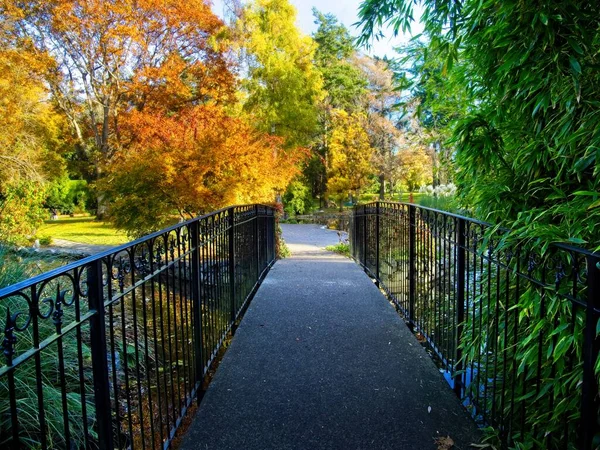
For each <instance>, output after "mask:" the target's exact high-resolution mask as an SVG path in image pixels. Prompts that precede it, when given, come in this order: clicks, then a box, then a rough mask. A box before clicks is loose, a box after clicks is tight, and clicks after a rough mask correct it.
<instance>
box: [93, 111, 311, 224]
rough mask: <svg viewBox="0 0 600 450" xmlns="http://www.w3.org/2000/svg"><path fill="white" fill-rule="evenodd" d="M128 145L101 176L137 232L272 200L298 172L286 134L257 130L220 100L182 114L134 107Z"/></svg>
mask: <svg viewBox="0 0 600 450" xmlns="http://www.w3.org/2000/svg"><path fill="white" fill-rule="evenodd" d="M123 133H124V134H125V135H127V137H128V139H131V140H132V142H131V145H130V149H129V151H128V152H121V153H118V154H117V155H116V157H115V159H114V161H113V163H112V165H111V171H110V173H111V175H110V176H109V177H107V178H105V179H104V181H103V182H104V183H105V186H104V187H105V189H106V191H107V192H108V195H109V198H110V200H111V215H112V216H113V217H114V219H115V223H116V225H117V226H119V227H120V228H123V229H126V230H129V231H130V232H132V234H134V235H141V234H144V233H147V232H150V231H153V230H156V229H159V228H161V227H163V226H165V225H167V224H169V223H172V222H173V220H176V219H177V218H181V219H188V218H192V217H194V216H196V215H198V214H200V213H205V212H208V211H211V210H214V209H218V208H221V207H224V206H226V205H231V204H240V203H250V202H269V201H272V199H273V192H274V189H277V188H278V187H279V186H281V185H284V186H285V185H287V184H288V183H289V181H290V180H291V178H292V177H293V176H294V175H295V174H296V173H297V167H298V159H299V158H301V156H302V155H300V154H296V158H295V159H294V158H292V157H290V155H286V154H285V153H284V152H283V150H282V147H283V139H282V138H279V137H275V136H269V135H267V134H265V133H262V132H259V131H257V130H255V129H253V128H252V127H251V126H250V125H248V124H247V123H246V122H245V121H244V120H242V119H241V118H233V117H230V116H228V115H227V114H226V113H225V111H224V109H223V108H221V107H219V106H217V105H198V106H190V107H187V108H184V109H181V110H180V111H178V112H177V113H172V112H170V113H167V112H161V111H159V110H155V111H154V112H153V114H146V113H143V112H138V111H134V112H132V113H131V116H130V117H128V120H127V127H126V128H125V129H124V130H123Z"/></svg>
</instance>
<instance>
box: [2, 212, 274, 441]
mask: <svg viewBox="0 0 600 450" xmlns="http://www.w3.org/2000/svg"><path fill="white" fill-rule="evenodd" d="M274 260H275V211H274V209H273V208H271V207H268V206H263V205H247V206H235V207H230V208H227V209H223V210H220V211H216V212H213V213H211V214H208V215H205V216H202V217H198V218H195V219H192V220H189V221H187V222H184V223H181V224H178V225H175V226H172V227H170V228H167V229H165V230H162V231H159V232H157V233H154V234H152V235H150V236H147V237H144V238H142V239H139V240H136V241H134V242H131V243H129V244H126V245H123V246H121V247H117V248H115V249H113V250H109V251H107V252H104V253H101V254H98V255H95V256H92V257H88V258H85V259H83V260H80V261H77V262H74V263H72V264H69V265H67V266H64V267H61V268H59V269H56V270H53V271H51V272H48V273H46V274H43V275H40V276H37V277H35V278H32V279H29V280H26V281H24V282H21V283H19V284H16V285H14V286H10V287H7V288H5V289H2V290H0V308H1V309H2V310H3V311H2V314H3V316H0V324H2V328H3V330H4V340H3V342H2V349H3V353H4V357H5V361H4V365H2V366H1V367H0V447H2V448H13V449H18V448H41V449H56V448H64V449H76V448H85V449H90V448H91V449H94V448H99V449H110V450H112V449H125V448H128V449H159V448H168V447H169V446H170V444H171V443H172V440H173V438H174V435H175V432H176V431H177V429H178V428H179V427H180V426H181V424H182V420H183V418H184V416H185V414H186V411H187V410H188V408H189V407H190V406H191V405H192V404H193V403H194V400H195V399H198V398H199V396H200V393H201V391H202V386H203V382H204V381H205V377H206V376H207V372H208V369H209V367H210V366H211V363H212V361H213V360H214V358H215V356H216V355H217V352H218V351H219V349H220V348H221V346H222V344H223V342H224V340H225V338H226V336H227V335H228V333H229V332H230V331H232V328H233V327H235V324H236V321H237V320H238V319H239V317H240V315H241V314H242V312H243V310H244V308H245V306H246V305H247V303H248V301H249V300H250V298H251V297H252V295H253V293H254V292H255V290H256V289H257V287H258V285H259V284H260V282H261V280H262V279H263V277H264V276H265V275H266V273H267V272H268V270H269V268H270V267H271V265H272V264H273V262H274Z"/></svg>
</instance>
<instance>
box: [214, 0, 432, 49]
mask: <svg viewBox="0 0 600 450" xmlns="http://www.w3.org/2000/svg"><path fill="white" fill-rule="evenodd" d="M290 3H292V4H293V5H294V6H295V7H296V9H297V10H298V18H297V25H298V27H299V28H300V30H302V32H303V33H305V34H308V35H311V34H312V33H313V32H315V31H316V29H317V26H316V25H315V23H314V18H313V15H312V8H313V7H316V8H317V9H318V10H319V11H321V12H322V13H332V14H333V15H334V16H336V17H337V18H338V20H339V21H340V22H341V23H343V24H344V25H345V26H346V28H348V30H349V31H350V34H351V35H353V36H358V35H359V28H358V27H354V26H353V24H354V23H356V22H357V21H358V17H357V13H358V8H359V5H360V3H361V0H290ZM213 11H214V12H215V13H216V14H217V15H219V16H221V17H222V16H223V2H222V0H213ZM415 15H417V12H416V11H415ZM420 30H421V27H420V26H419V24H418V23H416V24H415V25H414V26H413V33H415V34H416V33H419V32H420ZM384 34H385V35H386V38H384V39H381V40H379V41H373V42H372V43H371V45H372V47H371V49H370V50H368V51H367V50H363V51H364V52H365V53H367V54H369V55H371V56H379V57H380V58H383V57H384V56H386V55H387V56H388V57H393V56H395V53H394V50H393V47H394V46H398V45H400V44H402V43H404V42H407V41H408V40H409V39H410V37H411V36H410V35H408V36H406V35H402V36H398V37H396V38H388V37H387V36H388V35H389V36H391V35H392V33H391V32H389V33H386V31H385V30H384Z"/></svg>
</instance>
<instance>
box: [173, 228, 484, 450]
mask: <svg viewBox="0 0 600 450" xmlns="http://www.w3.org/2000/svg"><path fill="white" fill-rule="evenodd" d="M283 229H284V238H285V239H286V241H287V243H288V245H289V246H290V248H291V249H292V252H293V256H292V257H291V258H287V259H284V260H282V261H278V262H277V263H276V264H275V265H274V266H273V268H272V269H271V272H270V273H269V275H268V276H267V278H266V279H265V280H264V282H263V284H262V286H261V287H260V289H259V291H258V293H257V295H256V297H255V298H254V300H253V301H252V303H251V305H250V307H249V309H248V311H247V313H246V315H245V317H244V319H243V320H242V323H241V325H240V327H239V329H238V330H237V333H236V335H235V337H234V339H233V341H232V345H231V347H230V348H229V350H228V351H227V353H226V354H225V357H224V358H223V361H222V363H221V365H220V366H219V369H218V371H217V373H216V375H215V378H214V380H213V382H212V383H211V385H210V386H209V388H208V391H207V392H206V395H205V397H204V399H203V401H202V403H201V405H200V408H199V410H198V412H197V414H196V416H195V417H194V420H193V423H192V425H191V426H190V428H189V430H188V432H187V435H186V436H185V437H184V438H183V441H182V444H181V447H180V448H181V449H183V450H192V449H210V450H225V449H231V450H234V449H235V450H238V449H239V450H267V449H273V450H292V449H297V450H312V449H340V450H341V449H343V450H355V449H356V450H358V449H407V450H420V449H436V448H437V446H436V443H435V439H436V438H440V437H445V436H449V437H450V438H451V439H452V440H453V441H454V443H455V447H454V448H459V449H466V448H468V447H469V444H470V443H473V442H475V441H476V440H477V439H478V438H479V433H478V431H477V429H476V427H475V425H474V423H473V422H472V421H471V419H470V418H469V417H468V414H467V413H466V412H465V411H464V410H463V408H462V407H461V405H460V402H459V400H458V399H457V397H456V396H455V395H454V393H453V392H452V391H451V390H450V388H449V387H448V385H447V383H446V382H445V381H444V379H443V377H442V375H441V374H440V373H439V371H438V369H437V368H436V366H435V365H434V363H433V362H432V361H431V359H430V358H429V356H428V355H427V353H426V352H425V350H424V349H423V348H422V347H421V346H420V344H419V343H418V342H417V340H416V339H415V337H414V336H413V335H412V334H411V333H410V331H409V330H408V328H407V327H406V326H405V324H404V323H403V322H402V320H401V319H400V317H399V316H398V315H397V314H396V312H395V311H394V309H393V308H392V306H391V305H390V304H389V303H388V302H387V301H386V299H385V298H384V297H383V296H382V295H381V293H380V292H379V291H378V289H377V288H376V287H375V286H374V284H373V283H372V282H371V280H370V279H369V278H368V277H367V275H365V274H364V272H363V271H362V270H361V269H360V268H359V267H358V266H357V265H356V264H355V263H354V262H352V261H351V260H349V259H347V258H344V257H342V256H337V255H334V254H332V253H330V252H327V251H325V250H324V249H323V247H325V246H326V245H329V244H335V243H337V242H338V238H337V234H336V233H335V232H332V231H328V230H321V229H320V228H319V227H318V226H315V225H284V226H283ZM442 448H447V447H442Z"/></svg>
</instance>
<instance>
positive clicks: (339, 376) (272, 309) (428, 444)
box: [0, 202, 600, 450]
mask: <svg viewBox="0 0 600 450" xmlns="http://www.w3.org/2000/svg"><path fill="white" fill-rule="evenodd" d="M275 216H276V211H275V210H274V209H273V208H271V207H268V206H263V205H246V206H236V207H230V208H226V209H224V210H221V211H216V212H214V213H211V214H208V215H206V216H202V217H199V218H196V219H192V220H190V221H188V222H185V223H182V224H178V225H174V226H173V227H171V228H168V229H165V230H161V231H159V232H157V233H155V234H153V235H150V236H146V237H144V238H142V239H139V240H137V241H134V242H132V243H129V244H126V245H124V246H121V247H118V248H115V249H110V250H107V251H104V252H102V253H99V254H97V255H94V256H91V257H88V258H86V259H83V260H80V261H77V262H74V263H71V264H69V265H67V266H64V267H61V268H58V269H55V270H53V271H51V272H48V273H46V274H43V275H40V276H38V277H35V278H32V279H30V280H26V281H23V282H22V283H19V284H17V285H14V286H9V287H8V288H5V289H2V290H0V307H1V308H2V311H1V312H2V317H3V319H0V320H3V322H2V325H3V329H4V340H3V343H2V347H3V353H4V356H5V363H4V365H3V366H2V367H0V384H1V388H2V391H0V398H1V399H2V400H1V401H2V403H0V414H1V420H0V443H1V445H2V448H14V449H17V448H31V447H35V448H42V449H54V448H68V449H75V448H92V449H95V448H99V449H116V448H118V449H125V448H130V449H136V450H137V449H144V450H145V449H159V448H174V447H179V448H181V449H184V450H191V449H215V450H225V449H244V450H245V449H248V450H252V449H257V450H258V449H277V450H284V449H298V450H300V449H428V448H431V449H436V448H439V449H449V448H458V449H466V448H469V446H470V445H471V444H475V443H478V442H480V440H481V438H482V432H481V431H480V429H481V427H482V426H491V427H493V428H494V429H495V430H496V433H497V436H498V440H497V442H500V443H504V445H510V444H511V443H514V442H519V441H520V440H521V441H527V440H529V441H531V440H532V439H534V440H535V439H538V441H537V442H538V443H539V446H540V447H539V448H581V449H586V450H587V449H592V448H594V447H593V446H594V445H596V444H594V436H595V435H597V433H598V423H597V418H598V395H597V394H598V387H597V380H596V377H595V374H594V362H595V361H596V360H597V356H598V338H597V337H596V334H595V327H596V323H597V322H598V317H599V309H598V304H597V302H598V293H599V292H600V290H599V282H600V276H599V275H598V272H599V269H598V261H600V259H599V258H598V255H597V254H594V253H590V252H586V251H585V250H581V249H577V248H574V247H569V246H557V248H556V250H555V251H554V253H552V257H551V258H544V257H542V255H540V254H538V253H535V252H532V251H527V252H525V250H522V251H521V249H520V248H514V247H506V246H504V247H503V246H502V239H501V236H500V237H498V238H494V237H493V236H492V237H490V233H489V231H490V228H489V226H488V225H487V224H484V223H482V222H478V221H474V220H471V219H466V218H463V217H460V216H456V215H452V214H447V213H443V212H440V211H435V210H430V209H427V208H421V207H417V206H414V205H407V204H398V203H386V202H376V203H374V204H371V205H366V206H361V207H357V208H356V209H355V210H354V212H353V214H352V216H351V219H350V236H349V239H350V242H351V250H352V257H353V259H354V260H353V259H350V258H348V257H345V256H341V255H338V254H335V253H333V252H330V251H327V250H326V249H325V247H326V246H328V245H335V244H337V243H339V242H340V239H341V240H344V239H345V235H344V234H343V233H338V232H336V231H331V230H328V229H325V228H324V227H321V226H317V225H288V224H283V225H282V226H281V228H282V230H283V238H284V239H285V240H286V242H287V244H288V246H289V248H290V250H291V252H292V256H291V257H288V258H285V259H281V260H276V249H277V247H278V240H279V236H278V233H277V232H276V230H277V224H276V220H275ZM565 255H566V257H565ZM357 262H358V263H359V264H357ZM550 288H553V291H552V293H550ZM534 294H535V295H538V296H539V297H538V298H537V299H536V300H537V303H536V304H538V305H540V306H541V307H540V308H537V309H535V310H531V311H528V312H527V317H523V314H522V311H520V310H519V308H520V305H521V303H520V302H522V299H523V298H531V296H532V295H534ZM552 301H559V302H564V303H565V304H566V305H568V308H565V311H564V313H563V316H561V317H558V316H555V317H552V318H550V319H548V321H547V323H546V325H545V328H544V327H540V328H539V329H538V327H536V329H535V330H534V332H533V333H530V330H531V328H528V327H529V324H530V323H534V324H535V319H536V318H538V319H539V318H541V317H544V314H545V313H544V311H545V307H544V305H545V304H549V302H552ZM242 317H243V319H242ZM565 323H566V324H567V325H566V326H565V325H564V324H565ZM552 330H559V331H560V333H563V334H565V333H566V334H567V335H568V336H571V340H570V344H571V345H572V346H573V347H572V348H571V347H566V348H563V347H565V345H566V344H564V343H562V344H561V342H563V341H564V339H563V335H562V334H560V333H559V332H553V331H552ZM536 333H537V334H536ZM523 340H524V341H526V343H528V344H529V347H531V346H532V345H533V348H534V351H533V352H532V353H533V356H532V355H529V354H525V356H524V357H523V354H522V353H520V352H521V345H524V344H522V341H523ZM549 346H551V348H550V347H549ZM529 347H523V348H525V349H526V350H527V348H529ZM548 349H549V350H548ZM577 349H579V350H577ZM565 365H566V366H568V368H569V370H570V372H569V373H571V374H573V373H574V374H575V377H573V379H572V380H568V381H566V380H560V381H561V382H563V383H565V385H564V386H563V388H564V389H561V388H556V387H555V386H556V384H553V382H554V381H556V380H558V379H559V377H560V375H559V369H560V368H562V369H564V366H565ZM568 383H570V384H568ZM549 385H550V387H548V386H549ZM565 392H566V393H565ZM565 404H567V406H565ZM546 410H547V411H550V412H549V413H548V414H549V416H547V417H546V418H547V422H544V423H541V422H540V421H539V419H537V418H538V417H541V415H540V414H539V413H540V412H543V411H546ZM535 414H538V415H537V416H536V415H535ZM530 417H535V421H532V420H531V419H530ZM540 436H541V438H540ZM540 439H541V440H540Z"/></svg>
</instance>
